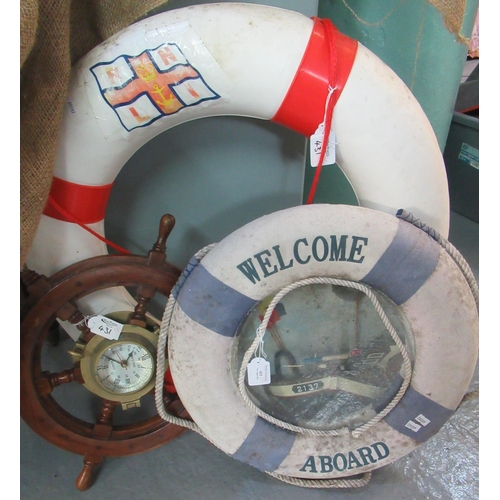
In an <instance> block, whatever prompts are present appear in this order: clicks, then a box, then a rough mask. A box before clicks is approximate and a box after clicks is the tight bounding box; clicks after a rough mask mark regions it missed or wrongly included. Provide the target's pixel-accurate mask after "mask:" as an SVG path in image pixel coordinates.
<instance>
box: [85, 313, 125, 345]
mask: <svg viewBox="0 0 500 500" xmlns="http://www.w3.org/2000/svg"><path fill="white" fill-rule="evenodd" d="M87 326H88V327H89V329H90V331H91V332H92V333H95V334H96V335H100V336H101V337H104V338H106V339H108V340H117V339H118V338H119V337H120V333H122V330H123V325H122V324H121V323H118V322H117V321H113V320H112V319H109V318H106V316H101V315H100V314H98V315H97V316H92V317H91V318H89V319H88V320H87Z"/></svg>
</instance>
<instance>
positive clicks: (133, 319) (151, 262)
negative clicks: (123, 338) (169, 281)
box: [129, 214, 175, 328]
mask: <svg viewBox="0 0 500 500" xmlns="http://www.w3.org/2000/svg"><path fill="white" fill-rule="evenodd" d="M174 225H175V218H174V216H173V215H170V214H165V215H164V216H163V217H162V218H161V220H160V227H159V229H158V238H157V239H156V242H155V244H154V245H153V247H152V248H151V250H150V252H149V254H148V262H147V266H148V267H150V268H152V269H162V268H163V265H164V264H165V260H166V258H167V245H166V242H167V238H168V237H169V235H170V233H171V232H172V229H173V228H174ZM155 293H156V288H155V287H154V286H151V285H140V286H139V287H138V288H137V297H136V300H137V305H136V306H135V308H134V312H133V313H132V314H131V315H130V319H129V323H130V324H131V325H138V326H142V327H143V328H145V327H146V324H147V319H146V313H147V307H148V304H149V302H150V300H151V299H152V298H153V297H154V295H155Z"/></svg>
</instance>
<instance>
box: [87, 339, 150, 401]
mask: <svg viewBox="0 0 500 500" xmlns="http://www.w3.org/2000/svg"><path fill="white" fill-rule="evenodd" d="M153 372H154V360H153V357H152V355H151V353H150V352H149V351H148V350H147V349H146V348H145V347H143V346H142V345H140V344H137V343H135V342H120V343H116V344H114V345H112V346H110V347H108V348H107V349H105V350H104V351H103V352H102V353H101V355H100V356H99V357H98V359H97V363H96V365H95V375H96V379H97V381H98V382H99V384H101V385H102V386H103V387H104V388H105V389H106V390H108V391H109V392H112V393H114V394H129V393H133V392H136V391H138V390H140V389H142V388H143V387H145V386H146V385H147V384H148V382H149V381H150V380H151V378H152V377H153Z"/></svg>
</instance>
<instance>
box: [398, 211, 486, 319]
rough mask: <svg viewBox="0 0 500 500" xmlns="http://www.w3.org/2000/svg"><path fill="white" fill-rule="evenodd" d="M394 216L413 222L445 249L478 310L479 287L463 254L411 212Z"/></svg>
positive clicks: (403, 212)
mask: <svg viewBox="0 0 500 500" xmlns="http://www.w3.org/2000/svg"><path fill="white" fill-rule="evenodd" d="M396 217H398V218H399V219H402V220H404V221H406V222H408V223H410V224H413V225H414V226H415V227H418V228H419V229H421V230H422V231H424V233H427V234H428V235H429V236H430V237H431V238H433V239H434V240H435V241H437V242H438V243H439V244H440V245H441V246H442V247H443V248H444V249H445V250H446V252H447V253H448V255H449V256H450V257H451V258H452V259H453V261H454V262H455V264H457V266H458V267H459V268H460V271H461V272H462V274H463V275H464V278H465V279H466V281H467V284H468V285H469V288H470V290H471V292H472V295H473V297H474V301H475V302H476V308H477V310H478V311H479V288H478V286H477V281H476V278H475V277H474V273H473V272H472V270H471V268H470V266H469V264H468V263H467V261H466V260H465V259H464V257H463V255H462V254H461V253H460V252H459V251H458V250H457V249H456V248H455V247H454V246H453V245H452V244H451V243H450V242H449V241H448V240H447V239H446V238H443V236H441V234H439V233H438V232H437V231H436V230H435V229H433V228H432V227H430V226H428V225H427V224H425V222H422V221H421V220H420V219H418V218H417V217H415V216H414V215H413V214H412V213H411V212H407V211H406V210H403V209H401V210H398V212H397V213H396Z"/></svg>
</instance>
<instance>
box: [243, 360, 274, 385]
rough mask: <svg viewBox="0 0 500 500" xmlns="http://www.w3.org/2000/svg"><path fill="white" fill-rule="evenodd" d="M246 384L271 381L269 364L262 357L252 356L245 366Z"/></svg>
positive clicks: (268, 382) (261, 383)
mask: <svg viewBox="0 0 500 500" xmlns="http://www.w3.org/2000/svg"><path fill="white" fill-rule="evenodd" d="M247 374H248V385H267V384H270V383H271V364H270V363H269V361H266V360H265V359H264V358H253V359H252V361H250V363H248V366H247Z"/></svg>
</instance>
